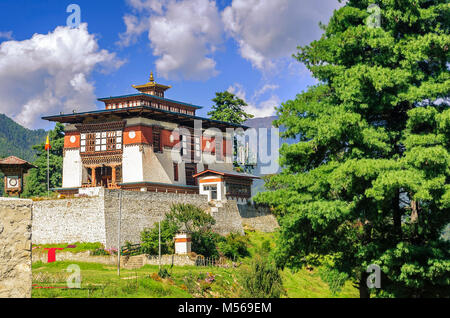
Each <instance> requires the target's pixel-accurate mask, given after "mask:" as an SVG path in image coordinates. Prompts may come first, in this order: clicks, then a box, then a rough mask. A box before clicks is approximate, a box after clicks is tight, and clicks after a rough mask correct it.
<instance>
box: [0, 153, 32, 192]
mask: <svg viewBox="0 0 450 318" xmlns="http://www.w3.org/2000/svg"><path fill="white" fill-rule="evenodd" d="M32 168H36V166H34V165H32V164H31V163H29V162H27V161H25V160H23V159H20V158H17V157H14V156H11V157H8V158H5V159H3V160H0V171H2V172H3V174H4V175H5V193H7V194H8V195H10V196H19V197H20V194H21V193H22V192H23V176H24V175H25V174H26V173H27V172H28V170H30V169H32Z"/></svg>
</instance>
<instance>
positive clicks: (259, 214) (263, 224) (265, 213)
mask: <svg viewBox="0 0 450 318" xmlns="http://www.w3.org/2000/svg"><path fill="white" fill-rule="evenodd" d="M238 209H239V214H240V216H241V220H242V225H243V226H244V227H245V226H246V225H248V226H250V227H251V228H253V229H255V230H258V231H261V232H273V231H275V230H276V229H277V228H279V225H278V222H277V219H276V218H275V216H274V215H273V214H272V213H271V212H270V210H269V208H264V207H256V206H254V205H238Z"/></svg>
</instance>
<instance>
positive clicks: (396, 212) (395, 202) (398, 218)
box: [392, 190, 402, 240]
mask: <svg viewBox="0 0 450 318" xmlns="http://www.w3.org/2000/svg"><path fill="white" fill-rule="evenodd" d="M392 210H393V219H394V233H395V234H396V235H397V238H398V239H400V240H401V238H402V212H401V209H400V191H399V190H396V191H395V194H394V198H393V199H392Z"/></svg>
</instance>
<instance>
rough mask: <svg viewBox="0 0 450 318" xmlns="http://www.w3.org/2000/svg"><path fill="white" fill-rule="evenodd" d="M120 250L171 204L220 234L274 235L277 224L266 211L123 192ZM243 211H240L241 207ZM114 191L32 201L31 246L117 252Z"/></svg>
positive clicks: (174, 196) (193, 196)
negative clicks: (100, 247) (80, 245)
mask: <svg viewBox="0 0 450 318" xmlns="http://www.w3.org/2000/svg"><path fill="white" fill-rule="evenodd" d="M122 195H123V199H122V217H121V245H124V243H125V242H126V241H129V242H132V243H139V242H140V233H141V232H142V230H143V229H144V228H151V227H153V225H154V224H155V223H156V222H158V221H159V220H162V219H163V218H164V215H165V214H166V213H167V212H169V211H170V206H171V205H172V204H174V203H184V204H193V205H196V206H198V207H199V208H201V209H203V210H205V211H206V212H208V213H210V214H211V215H212V216H213V217H214V218H215V220H216V224H215V225H214V227H213V230H214V231H215V232H217V233H219V234H223V235H224V234H228V233H230V232H235V233H241V234H243V233H244V230H243V225H242V224H243V222H244V223H249V225H251V226H252V227H254V228H255V229H260V230H262V231H268V232H270V231H273V230H274V229H275V228H276V227H277V226H278V224H277V223H276V220H275V218H274V217H273V216H272V215H270V212H269V214H267V212H266V211H264V212H258V210H257V209H256V208H255V207H251V206H250V207H249V206H240V205H238V204H237V203H236V201H227V202H222V203H216V205H214V204H211V203H208V202H207V197H206V196H203V195H198V194H176V193H165V192H133V191H122ZM242 207H244V208H242ZM118 226H119V190H105V189H100V191H99V196H98V197H88V198H72V199H63V200H48V201H38V202H34V218H33V243H34V244H51V243H54V244H56V243H75V242H100V243H102V244H104V245H105V247H106V248H117V245H118V244H117V240H118Z"/></svg>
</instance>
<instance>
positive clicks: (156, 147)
mask: <svg viewBox="0 0 450 318" xmlns="http://www.w3.org/2000/svg"><path fill="white" fill-rule="evenodd" d="M153 151H154V152H162V151H161V131H160V130H158V129H153Z"/></svg>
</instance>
